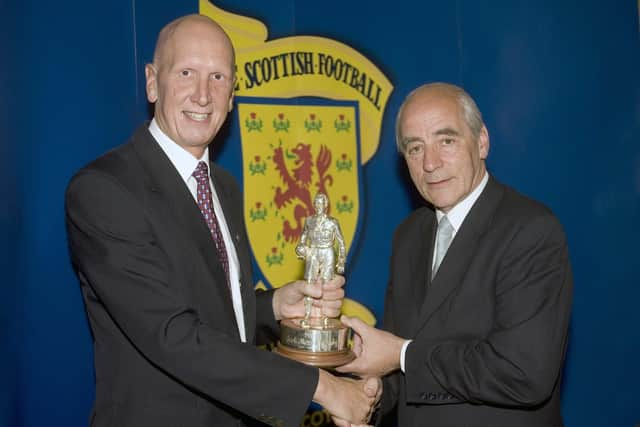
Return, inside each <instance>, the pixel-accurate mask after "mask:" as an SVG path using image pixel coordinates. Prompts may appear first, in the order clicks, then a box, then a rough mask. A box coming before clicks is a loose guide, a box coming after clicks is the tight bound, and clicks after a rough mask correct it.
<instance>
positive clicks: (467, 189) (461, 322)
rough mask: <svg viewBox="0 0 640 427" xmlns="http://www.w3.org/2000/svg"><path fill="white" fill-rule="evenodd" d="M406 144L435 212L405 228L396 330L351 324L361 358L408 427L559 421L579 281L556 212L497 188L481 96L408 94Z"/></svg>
mask: <svg viewBox="0 0 640 427" xmlns="http://www.w3.org/2000/svg"><path fill="white" fill-rule="evenodd" d="M396 135H397V143H398V149H399V150H400V152H401V153H402V154H403V156H404V158H405V160H406V162H407V166H408V168H409V172H410V175H411V179H412V181H413V183H414V184H415V186H416V188H417V189H418V192H419V193H420V194H421V195H422V197H423V198H424V199H425V200H426V201H427V202H428V203H429V205H428V206H426V207H422V208H420V209H418V210H416V211H415V212H414V213H412V214H411V215H410V216H409V217H408V218H407V219H406V220H405V221H404V222H403V223H402V224H400V226H399V227H398V228H397V230H396V232H395V235H394V239H393V247H392V248H393V253H392V257H391V271H390V279H389V284H388V289H387V296H386V306H385V321H384V328H385V329H386V331H381V330H377V329H374V328H371V327H369V326H367V325H366V324H364V323H363V322H361V321H359V320H358V319H355V318H346V317H343V320H344V322H345V323H346V324H348V325H350V326H352V327H353V328H354V330H355V331H356V333H357V334H358V342H357V346H356V353H357V354H358V358H357V359H356V360H355V361H353V362H351V363H350V364H348V365H346V366H344V367H342V368H341V370H344V371H349V372H355V373H358V374H360V375H373V374H375V375H380V376H383V375H387V377H386V378H385V391H384V394H383V398H382V411H383V412H384V411H388V410H390V409H392V408H393V407H394V406H397V410H398V423H399V425H400V426H402V427H405V426H427V425H428V426H430V427H439V426H442V427H444V426H483V427H485V426H510V427H514V426H532V427H533V426H536V427H539V426H561V425H562V418H561V415H560V378H561V370H562V369H561V368H562V365H563V360H564V356H565V351H566V347H567V334H568V325H569V314H570V308H571V298H572V288H573V282H572V273H571V268H570V265H569V255H568V250H567V244H566V240H565V235H564V232H563V230H562V227H561V225H560V223H559V222H558V220H557V219H556V217H555V216H554V215H553V214H552V213H551V212H550V211H549V209H547V208H546V207H545V206H543V205H541V204H540V203H538V202H536V201H533V200H531V199H529V198H527V197H525V196H523V195H522V194H519V193H518V192H516V191H515V190H513V189H511V188H509V187H507V186H505V185H503V184H500V183H499V182H498V181H497V180H496V179H495V178H493V177H492V176H490V175H489V173H488V172H487V171H486V167H485V159H486V158H487V155H488V153H489V134H488V132H487V129H486V127H485V125H484V123H483V121H482V116H481V114H480V111H479V110H478V107H477V106H476V104H475V102H474V101H473V99H472V98H471V97H470V96H469V95H468V94H467V93H466V92H465V91H464V90H462V89H461V88H459V87H456V86H453V85H450V84H444V83H434V84H428V85H424V86H421V87H419V88H418V89H416V90H414V91H413V92H411V93H410V94H409V96H408V97H407V98H406V100H405V101H404V103H403V104H402V106H401V108H400V111H399V112H398V116H397V124H396Z"/></svg>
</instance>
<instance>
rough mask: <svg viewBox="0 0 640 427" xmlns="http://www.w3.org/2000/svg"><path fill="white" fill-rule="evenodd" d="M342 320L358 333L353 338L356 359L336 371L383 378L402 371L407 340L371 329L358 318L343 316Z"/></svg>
mask: <svg viewBox="0 0 640 427" xmlns="http://www.w3.org/2000/svg"><path fill="white" fill-rule="evenodd" d="M340 320H342V323H344V324H345V325H347V326H350V327H351V329H353V331H354V332H355V333H356V335H354V337H353V342H354V345H353V352H354V353H355V354H356V359H355V360H354V361H352V362H350V363H347V364H346V365H343V366H340V367H339V368H336V371H338V372H350V373H353V374H356V375H359V376H361V377H383V376H385V375H387V374H388V373H391V372H393V371H395V370H397V369H400V352H401V350H402V345H403V344H404V342H405V341H406V340H404V339H403V338H400V337H397V336H395V335H393V334H391V333H389V332H386V331H381V330H379V329H376V328H374V327H371V326H369V325H367V324H366V323H364V322H363V321H362V320H360V319H358V318H357V317H347V316H342V317H341V318H340Z"/></svg>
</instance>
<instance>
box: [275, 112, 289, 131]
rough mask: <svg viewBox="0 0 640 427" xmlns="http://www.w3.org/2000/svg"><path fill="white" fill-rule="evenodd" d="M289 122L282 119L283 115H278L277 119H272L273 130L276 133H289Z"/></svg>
mask: <svg viewBox="0 0 640 427" xmlns="http://www.w3.org/2000/svg"><path fill="white" fill-rule="evenodd" d="M290 126H291V122H290V121H289V119H286V118H285V117H284V114H282V113H278V117H277V118H275V119H273V128H274V129H275V130H276V132H289V127H290Z"/></svg>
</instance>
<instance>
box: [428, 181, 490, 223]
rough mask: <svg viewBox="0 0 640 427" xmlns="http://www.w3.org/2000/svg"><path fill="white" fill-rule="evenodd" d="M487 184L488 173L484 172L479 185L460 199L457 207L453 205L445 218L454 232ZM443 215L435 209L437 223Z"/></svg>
mask: <svg viewBox="0 0 640 427" xmlns="http://www.w3.org/2000/svg"><path fill="white" fill-rule="evenodd" d="M487 182H489V173H487V171H484V176H483V177H482V179H481V180H480V184H478V186H477V187H476V188H475V189H474V190H473V191H472V192H471V193H469V195H468V196H467V197H465V198H464V199H462V200H461V201H460V202H459V203H458V204H457V205H455V206H454V207H453V208H451V210H450V211H449V212H448V213H447V218H448V219H449V222H450V223H451V225H452V226H453V229H454V231H455V232H457V231H458V230H459V229H460V227H461V226H462V222H463V221H464V219H465V218H466V217H467V214H468V213H469V211H470V210H471V208H472V207H473V205H474V204H475V203H476V200H478V197H480V194H482V190H484V187H486V186H487ZM444 215H445V213H444V212H442V211H441V210H440V209H436V216H437V218H438V222H440V219H441V218H442V217H443V216H444Z"/></svg>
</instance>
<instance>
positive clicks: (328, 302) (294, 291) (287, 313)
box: [272, 275, 344, 320]
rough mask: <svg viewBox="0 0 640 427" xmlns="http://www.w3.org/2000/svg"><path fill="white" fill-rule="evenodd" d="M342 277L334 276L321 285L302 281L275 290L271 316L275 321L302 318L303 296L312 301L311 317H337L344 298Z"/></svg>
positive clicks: (320, 283)
mask: <svg viewBox="0 0 640 427" xmlns="http://www.w3.org/2000/svg"><path fill="white" fill-rule="evenodd" d="M343 286H344V277H342V276H340V275H336V276H334V277H333V279H331V280H329V281H328V282H326V283H324V284H322V282H320V281H318V282H316V283H311V284H309V283H307V282H306V281H304V280H297V281H295V282H291V283H289V284H287V285H285V286H283V287H281V288H278V289H276V291H275V292H274V294H273V302H272V304H273V314H274V316H275V317H276V320H282V319H290V318H294V317H304V314H305V313H304V302H303V299H304V297H305V296H310V297H311V298H312V299H313V308H312V311H311V316H312V317H322V316H326V317H338V316H340V308H341V307H342V299H343V298H344V289H342V287H343Z"/></svg>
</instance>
